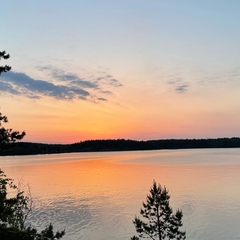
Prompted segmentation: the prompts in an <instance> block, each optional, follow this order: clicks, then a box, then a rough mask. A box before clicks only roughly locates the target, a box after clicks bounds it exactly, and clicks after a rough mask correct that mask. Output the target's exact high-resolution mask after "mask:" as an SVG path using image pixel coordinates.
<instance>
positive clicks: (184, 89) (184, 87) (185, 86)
mask: <svg viewBox="0 0 240 240" xmlns="http://www.w3.org/2000/svg"><path fill="white" fill-rule="evenodd" d="M188 88H189V84H183V85H179V86H177V87H176V89H175V91H176V92H178V93H185V92H187V91H188Z"/></svg>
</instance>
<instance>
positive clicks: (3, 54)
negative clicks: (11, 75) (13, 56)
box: [0, 51, 11, 75]
mask: <svg viewBox="0 0 240 240" xmlns="http://www.w3.org/2000/svg"><path fill="white" fill-rule="evenodd" d="M8 58H10V55H9V54H7V53H6V52H5V51H2V52H0V60H1V59H8ZM10 70H11V67H10V66H8V65H5V66H0V75H1V73H2V72H8V71H10Z"/></svg>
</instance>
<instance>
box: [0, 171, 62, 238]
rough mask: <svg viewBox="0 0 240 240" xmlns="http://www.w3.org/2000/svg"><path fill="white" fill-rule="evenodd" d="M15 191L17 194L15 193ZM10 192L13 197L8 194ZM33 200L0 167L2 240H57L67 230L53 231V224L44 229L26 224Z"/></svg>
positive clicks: (0, 232) (0, 231)
mask: <svg viewBox="0 0 240 240" xmlns="http://www.w3.org/2000/svg"><path fill="white" fill-rule="evenodd" d="M14 192H15V194H13V193H14ZM9 193H11V194H10V196H11V197H9V196H8V195H9ZM31 205H32V200H31V197H30V196H25V195H24V192H23V191H21V190H20V189H19V188H18V187H17V186H16V185H15V184H14V183H13V180H12V179H11V178H7V177H6V175H5V174H4V172H3V171H2V170H1V169H0V239H1V240H9V239H11V240H55V239H60V238H62V236H63V235H64V234H65V231H61V232H56V233H54V232H53V226H52V224H49V225H48V226H47V227H46V228H45V229H44V230H43V231H41V232H38V231H37V229H36V228H34V227H32V226H31V225H27V224H26V219H27V217H28V214H29V213H30V212H31Z"/></svg>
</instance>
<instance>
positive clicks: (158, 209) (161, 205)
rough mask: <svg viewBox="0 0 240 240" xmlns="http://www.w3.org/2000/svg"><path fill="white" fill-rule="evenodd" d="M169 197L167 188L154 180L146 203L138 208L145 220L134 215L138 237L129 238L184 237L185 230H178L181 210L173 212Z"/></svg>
mask: <svg viewBox="0 0 240 240" xmlns="http://www.w3.org/2000/svg"><path fill="white" fill-rule="evenodd" d="M169 199H170V195H169V193H168V190H167V189H166V188H165V187H161V185H157V184H156V182H155V181H154V182H153V186H152V188H151V189H150V194H149V195H147V199H146V203H144V202H143V208H142V209H141V210H140V214H141V215H142V217H143V218H144V219H145V220H146V221H142V220H141V219H140V218H139V217H135V219H134V221H133V224H134V226H135V228H136V231H137V233H138V237H136V236H134V237H132V238H131V240H139V238H149V239H153V240H154V239H159V240H164V239H177V240H183V239H185V238H186V232H183V231H180V230H179V228H180V227H181V226H182V216H183V214H182V211H181V210H177V211H176V213H175V214H174V213H173V210H172V208H171V207H170V205H169Z"/></svg>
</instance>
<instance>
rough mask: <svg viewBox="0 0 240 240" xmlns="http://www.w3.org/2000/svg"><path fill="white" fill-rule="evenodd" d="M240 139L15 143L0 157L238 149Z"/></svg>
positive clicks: (1, 152) (2, 152)
mask: <svg viewBox="0 0 240 240" xmlns="http://www.w3.org/2000/svg"><path fill="white" fill-rule="evenodd" d="M239 147H240V138H238V137H233V138H215V139H164V140H148V141H136V140H125V139H116V140H112V139H107V140H87V141H82V142H79V143H73V144H44V143H31V142H17V143H15V145H14V147H13V148H11V149H7V150H4V151H0V155H2V156H3V155H32V154H51V153H70V152H100V151H136V150H161V149H193V148H239Z"/></svg>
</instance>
